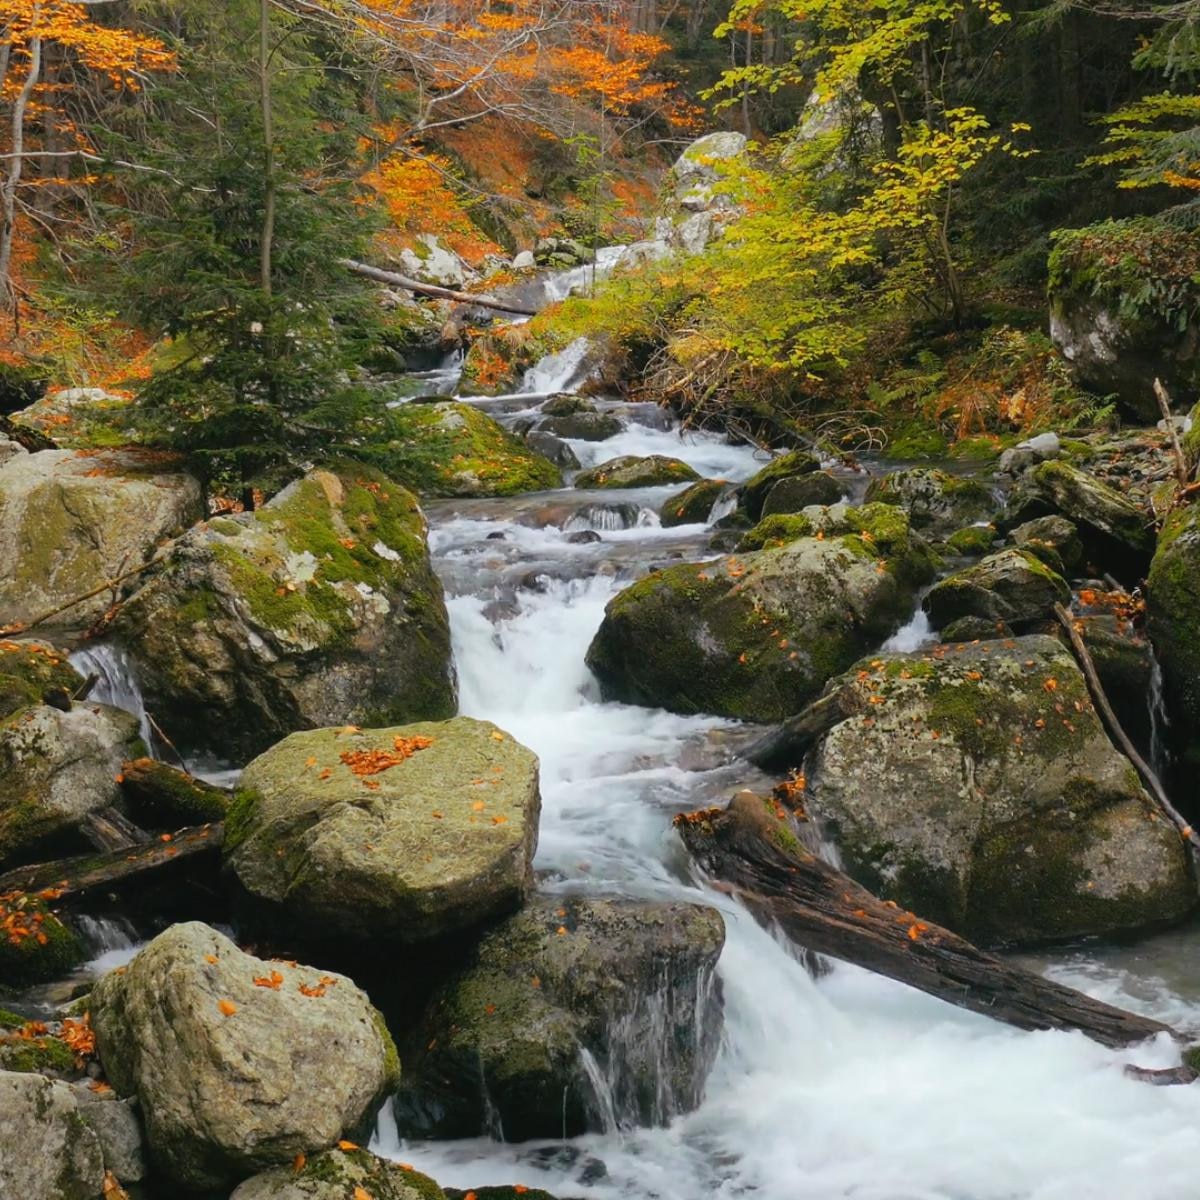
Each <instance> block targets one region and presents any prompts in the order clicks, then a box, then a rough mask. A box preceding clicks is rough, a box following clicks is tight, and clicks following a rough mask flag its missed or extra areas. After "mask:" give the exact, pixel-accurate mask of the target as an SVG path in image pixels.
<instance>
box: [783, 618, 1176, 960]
mask: <svg viewBox="0 0 1200 1200" xmlns="http://www.w3.org/2000/svg"><path fill="white" fill-rule="evenodd" d="M835 689H836V690H838V691H840V692H841V693H842V696H841V700H842V701H844V704H845V707H844V708H843V711H845V712H849V713H852V714H854V715H851V716H848V717H847V718H846V719H844V720H843V721H841V722H840V723H839V724H838V725H836V726H835V727H834V728H833V729H832V730H831V731H830V732H829V733H827V734H826V735H825V736H824V737H823V738H822V739H821V741H820V742H819V743H818V744H817V746H816V747H815V748H814V749H813V750H812V751H811V752H810V754H809V756H808V759H807V761H806V763H805V770H806V775H807V779H808V792H807V799H808V807H809V810H810V811H811V812H812V813H813V814H814V815H815V816H817V817H818V818H820V819H821V820H822V821H823V822H824V823H825V826H826V828H827V830H828V831H829V833H830V835H831V836H832V838H833V840H834V841H835V843H836V845H837V846H838V848H839V852H840V853H841V856H842V860H843V862H844V864H845V867H846V870H847V871H849V873H850V874H851V875H852V876H853V877H854V878H856V879H857V880H859V881H860V882H861V883H863V884H864V885H866V886H867V887H869V888H871V889H872V890H874V891H876V892H877V893H879V894H880V895H882V896H884V897H886V898H887V899H891V900H895V901H896V902H897V903H898V904H899V905H900V906H901V907H903V908H907V909H910V910H911V911H913V912H916V913H918V914H919V915H921V916H923V917H926V918H928V919H930V920H933V921H937V922H939V923H940V924H943V925H947V926H949V927H950V928H952V929H954V930H955V931H956V932H958V933H961V934H963V935H964V936H967V937H969V938H971V939H972V940H975V941H979V942H983V943H987V944H1006V945H1016V944H1030V943H1036V942H1042V941H1046V940H1051V939H1060V938H1072V937H1080V936H1084V935H1088V934H1103V933H1116V932H1119V931H1125V930H1132V929H1137V928H1141V927H1145V926H1151V925H1155V924H1159V923H1163V922H1167V921H1173V920H1176V919H1178V918H1180V917H1182V916H1184V915H1186V914H1187V913H1189V912H1191V911H1192V909H1193V908H1194V907H1195V904H1196V892H1195V887H1194V885H1193V884H1192V882H1191V878H1190V874H1189V870H1188V865H1187V861H1186V856H1185V854H1184V847H1183V845H1182V843H1181V842H1180V840H1179V836H1178V834H1177V832H1176V831H1175V828H1174V826H1173V825H1172V824H1171V823H1170V822H1169V821H1168V820H1166V819H1165V818H1164V817H1162V816H1160V815H1159V813H1158V812H1157V810H1156V808H1155V806H1154V804H1153V803H1152V802H1151V800H1150V799H1149V797H1148V796H1147V795H1146V793H1145V791H1144V790H1143V789H1142V787H1141V785H1140V783H1139V781H1138V778H1137V775H1136V774H1135V772H1134V770H1133V768H1132V766H1131V765H1130V763H1129V761H1128V760H1127V759H1125V758H1124V757H1123V756H1122V755H1121V754H1120V753H1118V752H1117V750H1116V749H1115V748H1114V746H1113V745H1112V743H1111V742H1110V741H1109V739H1108V737H1107V735H1106V734H1105V732H1104V728H1103V726H1102V725H1101V723H1100V720H1099V718H1098V717H1097V715H1096V712H1095V710H1094V709H1093V707H1092V702H1091V698H1090V696H1089V694H1088V690H1087V686H1086V684H1085V682H1084V679H1083V675H1082V673H1081V672H1080V671H1079V669H1078V667H1077V666H1076V665H1075V660H1074V659H1073V658H1072V656H1071V654H1070V651H1068V650H1067V649H1066V648H1065V647H1063V646H1062V645H1061V644H1060V643H1059V642H1058V641H1056V640H1055V639H1053V638H1049V637H1036V636H1035V637H1024V638H1019V639H1015V640H1009V641H993V642H981V643H979V644H977V645H966V644H960V645H957V646H954V647H947V646H941V647H935V648H933V649H932V650H929V651H924V652H919V653H916V654H911V655H895V654H880V655H877V656H876V657H875V658H873V659H871V660H869V661H864V662H862V663H860V664H858V665H857V666H856V667H854V668H852V669H851V670H850V671H848V672H847V673H846V674H845V675H844V676H842V678H841V679H839V680H838V681H837V682H835V683H834V684H832V685H831V689H830V690H831V691H832V690H835Z"/></svg>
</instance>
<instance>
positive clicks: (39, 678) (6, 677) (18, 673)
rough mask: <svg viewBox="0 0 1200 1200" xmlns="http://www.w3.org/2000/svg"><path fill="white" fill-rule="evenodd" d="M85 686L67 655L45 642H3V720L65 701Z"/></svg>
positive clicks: (0, 653)
mask: <svg viewBox="0 0 1200 1200" xmlns="http://www.w3.org/2000/svg"><path fill="white" fill-rule="evenodd" d="M82 686H83V676H82V675H80V674H79V672H78V671H76V670H75V668H74V667H73V666H71V664H70V663H69V662H68V661H67V658H66V655H64V654H62V653H60V652H59V651H58V650H56V649H55V648H54V647H53V646H50V645H47V644H46V643H44V642H14V641H0V718H3V717H8V716H11V715H12V714H13V713H14V712H16V711H17V709H19V708H28V707H29V706H30V705H36V704H41V703H42V701H43V699H45V698H46V697H47V696H50V697H52V698H56V699H58V700H60V701H61V699H62V698H63V697H70V696H73V695H74V694H75V693H76V692H77V691H78V690H79V689H80V688H81V687H82Z"/></svg>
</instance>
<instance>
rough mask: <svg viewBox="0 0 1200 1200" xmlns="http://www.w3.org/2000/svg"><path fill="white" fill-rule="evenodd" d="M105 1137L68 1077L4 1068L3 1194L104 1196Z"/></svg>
mask: <svg viewBox="0 0 1200 1200" xmlns="http://www.w3.org/2000/svg"><path fill="white" fill-rule="evenodd" d="M103 1187H104V1157H103V1154H102V1151H101V1148H100V1141H99V1139H98V1138H97V1137H96V1135H95V1134H94V1133H93V1132H92V1131H91V1129H89V1128H88V1126H87V1125H86V1124H85V1123H84V1121H83V1118H82V1117H81V1116H80V1114H79V1107H78V1105H77V1103H76V1100H75V1095H74V1093H73V1091H72V1089H71V1088H70V1086H68V1085H67V1084H65V1083H61V1082H59V1081H56V1080H51V1079H46V1078H45V1077H43V1076H41V1075H29V1074H23V1073H18V1072H11V1071H3V1070H0V1196H4V1197H6V1198H7V1197H12V1200H98V1198H99V1197H100V1196H101V1194H102V1190H103Z"/></svg>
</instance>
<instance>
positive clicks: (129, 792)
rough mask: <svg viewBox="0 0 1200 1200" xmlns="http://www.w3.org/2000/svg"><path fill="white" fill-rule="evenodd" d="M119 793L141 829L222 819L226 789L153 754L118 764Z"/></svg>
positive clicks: (225, 810)
mask: <svg viewBox="0 0 1200 1200" xmlns="http://www.w3.org/2000/svg"><path fill="white" fill-rule="evenodd" d="M120 783H121V794H122V796H124V798H125V804H126V806H127V807H128V809H129V812H130V814H131V815H132V817H133V819H134V820H135V821H136V822H137V823H138V824H139V825H141V826H142V827H143V828H145V829H178V828H180V826H183V825H204V824H207V823H208V822H210V821H223V820H224V819H225V814H226V812H227V810H228V808H229V793H228V792H227V791H225V790H224V789H222V788H219V787H214V786H213V785H212V784H211V783H205V782H204V780H203V779H197V778H196V777H195V776H194V775H188V774H187V773H186V772H184V771H181V770H179V769H178V768H177V767H172V766H171V765H170V764H169V763H165V762H159V761H158V760H157V759H153V758H139V759H135V760H134V761H133V762H128V763H126V764H125V765H124V766H123V767H122V768H121V776H120Z"/></svg>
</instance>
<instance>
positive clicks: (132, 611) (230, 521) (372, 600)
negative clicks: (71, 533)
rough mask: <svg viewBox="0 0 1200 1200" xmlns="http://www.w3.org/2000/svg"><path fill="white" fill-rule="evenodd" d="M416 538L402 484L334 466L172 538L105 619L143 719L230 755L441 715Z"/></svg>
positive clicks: (448, 696) (425, 567)
mask: <svg viewBox="0 0 1200 1200" xmlns="http://www.w3.org/2000/svg"><path fill="white" fill-rule="evenodd" d="M425 536H426V527H425V518H424V517H423V515H422V514H421V510H420V508H419V507H418V506H417V502H416V499H415V498H414V497H413V495H412V493H411V492H409V491H407V490H406V489H405V488H403V487H401V486H400V485H399V484H397V483H395V482H394V481H392V480H390V479H388V478H387V477H386V476H384V475H381V474H379V472H377V471H374V470H371V469H370V468H367V467H362V466H355V465H342V466H339V467H338V468H337V469H336V470H335V469H317V470H313V471H310V472H309V473H308V474H307V475H306V476H304V478H303V479H300V480H298V481H297V482H296V483H293V484H292V485H291V486H290V487H288V488H286V489H285V490H284V491H282V492H280V493H279V495H278V496H276V497H275V498H274V499H273V500H271V501H270V503H268V504H267V505H265V506H264V507H263V508H261V509H259V510H258V511H257V512H253V513H242V514H239V515H237V516H234V517H218V518H214V519H213V520H211V521H209V522H208V523H207V524H206V525H205V526H203V527H201V528H197V529H195V530H193V531H192V532H190V533H189V534H187V535H186V536H185V537H183V538H181V539H180V540H179V541H178V542H176V543H175V545H174V547H173V549H172V551H171V553H170V555H169V556H168V557H167V558H166V560H165V561H164V562H163V564H162V566H160V567H158V568H156V569H155V570H154V572H153V573H152V574H151V575H149V576H148V577H147V579H146V582H145V584H144V585H143V586H142V588H141V589H140V590H139V591H138V592H136V593H135V594H134V596H133V597H131V599H130V600H129V602H128V603H127V604H126V605H125V607H124V608H123V609H122V611H121V614H120V617H119V619H118V625H117V630H118V635H119V637H120V638H121V640H122V641H123V642H124V643H125V645H126V646H127V647H128V650H129V653H130V656H131V658H132V659H133V661H134V664H135V665H136V667H137V670H138V675H139V679H140V680H141V684H142V688H143V692H144V694H145V696H146V701H147V704H148V706H149V708H150V709H151V711H152V712H153V713H154V715H155V719H156V720H157V721H158V722H159V724H160V725H161V726H162V727H163V729H164V730H165V731H166V732H167V734H168V736H169V737H170V738H171V739H172V741H174V742H175V743H176V744H177V745H178V746H180V748H181V749H185V750H186V749H189V748H199V749H205V750H210V751H213V752H215V753H217V754H219V755H221V756H223V757H225V758H230V757H245V756H248V755H251V754H255V753H258V752H259V751H261V750H263V749H265V748H266V747H267V746H269V745H271V744H272V743H273V742H275V741H278V740H279V738H281V737H283V736H284V735H285V734H287V733H290V732H291V731H292V730H295V729H304V728H311V727H315V726H323V725H334V724H338V725H341V724H346V723H349V722H353V723H356V724H362V725H369V724H395V723H398V722H400V721H405V720H422V719H436V718H439V717H446V716H450V715H452V714H453V712H454V710H455V707H456V700H455V687H454V673H453V664H452V660H451V652H450V628H449V620H448V618H447V615H446V606H445V602H444V600H443V596H442V587H441V584H440V583H439V582H438V579H437V576H436V575H435V574H434V572H433V568H432V566H431V565H430V561H429V552H428V548H427V546H426V542H425Z"/></svg>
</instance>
